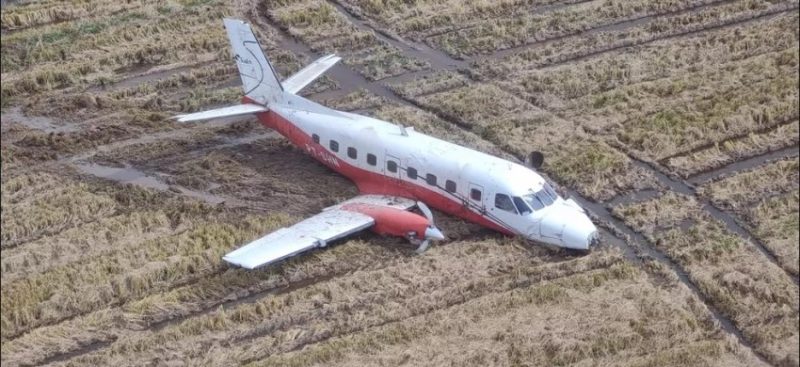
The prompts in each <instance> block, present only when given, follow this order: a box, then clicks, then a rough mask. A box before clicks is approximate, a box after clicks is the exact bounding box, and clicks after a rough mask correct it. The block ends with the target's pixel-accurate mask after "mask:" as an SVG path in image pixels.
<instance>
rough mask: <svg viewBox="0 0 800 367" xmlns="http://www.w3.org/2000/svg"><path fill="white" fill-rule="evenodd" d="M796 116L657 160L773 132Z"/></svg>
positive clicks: (662, 161)
mask: <svg viewBox="0 0 800 367" xmlns="http://www.w3.org/2000/svg"><path fill="white" fill-rule="evenodd" d="M756 56H760V55H756ZM798 117H800V116H798V115H797V114H795V115H794V116H792V117H789V118H785V119H782V120H780V121H778V122H776V123H773V124H770V125H768V126H764V127H762V128H759V129H756V130H752V131H748V132H746V133H742V134H738V135H734V136H731V137H729V138H726V139H725V140H722V141H718V142H711V143H707V144H703V145H699V146H696V147H694V148H692V149H689V150H686V151H683V152H678V153H675V154H672V155H669V156H666V157H664V158H661V159H659V160H658V161H657V162H658V163H659V164H661V165H665V164H666V163H667V162H668V161H669V160H670V159H675V158H680V157H686V156H690V155H694V154H696V153H699V152H702V151H704V150H707V149H710V148H714V147H716V146H718V145H724V144H726V143H729V142H735V141H736V140H741V139H746V138H748V137H749V136H750V135H753V134H757V135H764V134H768V133H770V132H773V131H775V130H778V129H780V128H782V127H784V126H786V125H790V124H792V123H793V122H795V121H797V119H798ZM767 153H769V152H767ZM701 173H702V172H701ZM695 175H698V174H693V175H692V176H695Z"/></svg>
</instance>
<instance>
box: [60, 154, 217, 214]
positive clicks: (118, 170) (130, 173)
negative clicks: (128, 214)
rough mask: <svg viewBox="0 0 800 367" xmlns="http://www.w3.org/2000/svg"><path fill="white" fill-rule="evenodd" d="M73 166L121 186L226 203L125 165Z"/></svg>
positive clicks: (210, 202)
mask: <svg viewBox="0 0 800 367" xmlns="http://www.w3.org/2000/svg"><path fill="white" fill-rule="evenodd" d="M75 166H76V167H78V169H79V170H80V171H81V172H83V173H86V174H90V175H92V176H95V177H100V178H104V179H107V180H111V181H114V182H118V183H121V184H132V185H136V186H139V187H144V188H148V189H154V190H158V191H168V190H169V191H172V190H177V191H178V193H180V194H181V195H184V196H188V197H192V198H195V199H199V200H202V201H205V202H207V203H209V204H214V205H216V204H221V203H224V202H226V201H228V200H227V199H225V198H223V197H220V196H217V195H214V194H210V193H207V192H200V191H195V190H190V189H187V188H185V187H180V186H170V185H167V184H166V183H164V182H163V181H161V180H160V179H159V178H157V177H155V176H151V175H148V174H147V173H145V172H143V171H141V170H138V169H136V168H134V167H132V166H131V165H129V164H127V163H126V164H125V165H124V166H123V167H111V166H104V165H101V164H97V163H75ZM212 187H213V188H216V187H219V185H218V184H217V185H216V186H213V184H212Z"/></svg>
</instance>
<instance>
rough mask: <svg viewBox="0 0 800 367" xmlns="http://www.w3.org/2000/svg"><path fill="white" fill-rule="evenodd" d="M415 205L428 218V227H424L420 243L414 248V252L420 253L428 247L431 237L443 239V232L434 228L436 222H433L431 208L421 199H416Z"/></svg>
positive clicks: (438, 239)
mask: <svg viewBox="0 0 800 367" xmlns="http://www.w3.org/2000/svg"><path fill="white" fill-rule="evenodd" d="M417 207H418V208H419V210H420V211H421V212H422V214H424V215H425V218H428V223H429V225H428V228H426V229H425V235H424V236H423V240H422V243H420V244H419V247H418V248H417V250H416V253H418V254H421V253H423V252H425V250H427V249H428V246H430V241H431V240H432V239H433V240H437V241H441V240H443V239H444V234H442V231H440V230H439V228H436V224H435V223H434V222H433V213H432V212H431V209H430V208H428V206H427V205H425V203H423V202H421V201H417Z"/></svg>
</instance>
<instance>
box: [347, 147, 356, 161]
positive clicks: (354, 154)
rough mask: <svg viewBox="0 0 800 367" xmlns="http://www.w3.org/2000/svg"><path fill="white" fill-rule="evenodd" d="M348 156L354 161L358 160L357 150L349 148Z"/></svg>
mask: <svg viewBox="0 0 800 367" xmlns="http://www.w3.org/2000/svg"><path fill="white" fill-rule="evenodd" d="M347 156H348V157H350V158H352V159H356V158H358V151H357V150H356V148H353V147H348V148H347Z"/></svg>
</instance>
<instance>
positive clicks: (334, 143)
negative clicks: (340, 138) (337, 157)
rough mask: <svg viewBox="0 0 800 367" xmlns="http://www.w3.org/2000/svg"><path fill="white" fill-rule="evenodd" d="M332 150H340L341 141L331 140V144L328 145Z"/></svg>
mask: <svg viewBox="0 0 800 367" xmlns="http://www.w3.org/2000/svg"><path fill="white" fill-rule="evenodd" d="M328 146H329V147H330V148H331V150H332V151H334V152H338V151H339V143H338V142H337V141H336V140H331V143H330V145H328Z"/></svg>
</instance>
